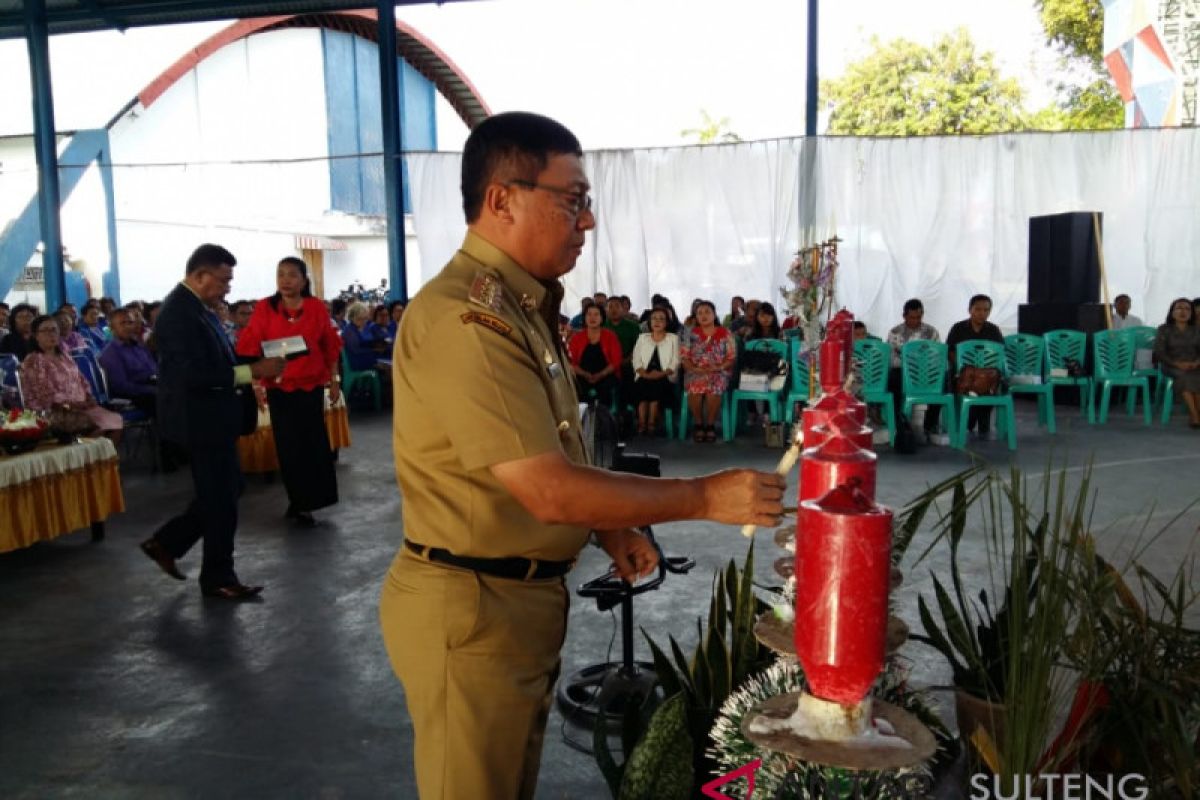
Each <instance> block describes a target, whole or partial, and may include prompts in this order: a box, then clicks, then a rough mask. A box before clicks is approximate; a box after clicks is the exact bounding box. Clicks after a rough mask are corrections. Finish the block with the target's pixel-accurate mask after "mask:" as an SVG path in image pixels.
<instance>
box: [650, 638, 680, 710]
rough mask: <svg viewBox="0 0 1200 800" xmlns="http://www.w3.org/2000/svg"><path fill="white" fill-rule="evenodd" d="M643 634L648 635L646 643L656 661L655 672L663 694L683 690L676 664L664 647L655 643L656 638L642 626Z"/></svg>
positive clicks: (671, 693) (666, 695)
mask: <svg viewBox="0 0 1200 800" xmlns="http://www.w3.org/2000/svg"><path fill="white" fill-rule="evenodd" d="M642 636H644V637H646V644H648V645H650V656H651V658H652V659H653V661H654V673H655V674H656V675H657V676H658V685H659V687H661V688H662V691H663V696H664V697H670V696H671V695H673V694H678V693H679V692H681V691H683V684H682V683H681V682H680V680H679V675H678V674H677V673H676V672H675V667H674V665H672V664H671V659H669V658H667V654H666V653H664V652H663V651H662V648H661V647H659V646H658V645H657V644H655V643H654V640H653V639H651V638H650V634H648V633H646V629H645V628H642Z"/></svg>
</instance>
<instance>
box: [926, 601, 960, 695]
mask: <svg viewBox="0 0 1200 800" xmlns="http://www.w3.org/2000/svg"><path fill="white" fill-rule="evenodd" d="M917 613H918V614H920V616H921V624H922V625H923V626H924V627H925V635H924V636H922V635H921V634H913V635H912V638H913V639H915V640H916V641H918V642H923V643H925V644H927V645H929V646H930V647H932V648H934V649H935V650H937V651H938V652H939V653H941V654H942V657H943V658H945V659H946V661H948V662H949V663H950V669H951V671H952V672H953V673H954V682H955V683H958V684H960V685H962V684H963V683H964V682H965V681H966V680H967V679H968V678H969V676H970V674H971V671H970V670H969V669H968V668H967V667H966V666H964V665H963V664H962V662H960V661H959V660H958V657H957V655H955V652H954V647H953V646H952V645H951V644H950V642H949V640H947V639H946V636H945V634H943V633H942V631H941V629H940V628H939V627H938V625H937V623H936V622H935V621H934V619H933V614H931V613H930V611H929V606H927V605H926V604H925V598H924V597H918V598H917Z"/></svg>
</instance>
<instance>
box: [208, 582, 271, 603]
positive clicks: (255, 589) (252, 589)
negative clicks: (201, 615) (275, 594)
mask: <svg viewBox="0 0 1200 800" xmlns="http://www.w3.org/2000/svg"><path fill="white" fill-rule="evenodd" d="M262 590H263V587H261V586H244V585H243V584H240V583H231V584H229V585H228V586H214V587H211V588H208V589H201V590H200V593H201V594H202V595H204V596H205V597H216V598H219V599H221V600H251V599H253V598H255V597H258V595H259V594H261V593H262Z"/></svg>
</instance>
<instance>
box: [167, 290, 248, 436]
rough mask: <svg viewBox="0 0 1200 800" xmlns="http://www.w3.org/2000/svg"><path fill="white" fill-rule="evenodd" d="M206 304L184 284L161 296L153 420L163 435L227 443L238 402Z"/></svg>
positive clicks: (225, 351)
mask: <svg viewBox="0 0 1200 800" xmlns="http://www.w3.org/2000/svg"><path fill="white" fill-rule="evenodd" d="M206 313H207V309H206V308H205V306H204V304H203V303H201V302H200V298H198V297H196V295H195V294H194V293H193V292H192V291H191V289H189V288H188V287H187V286H184V285H183V284H180V285H178V286H176V287H175V288H174V289H173V290H171V293H170V294H168V295H167V299H166V300H164V301H163V304H162V309H161V310H160V311H159V315H158V321H157V322H156V323H155V325H154V336H155V339H156V340H157V343H158V422H159V429H160V431H161V433H162V436H163V438H164V439H167V440H169V441H172V442H178V443H180V444H183V445H186V446H189V447H195V446H197V445H200V446H203V444H204V443H205V442H212V443H217V442H221V443H228V442H229V441H231V440H233V439H236V438H237V437H238V435H239V434H240V433H241V426H242V423H241V418H242V412H241V408H242V401H241V395H240V393H239V391H238V389H237V387H236V386H235V385H234V377H233V366H234V362H233V361H232V360H231V359H230V353H231V352H232V347H229V348H226V347H225V346H224V345H223V344H222V343H221V340H220V339H218V338H217V337H218V336H219V335H220V334H219V333H218V332H217V331H216V330H215V329H214V328H213V326H212V325H211V324H209V323H208V322H207V321H206V320H205V318H204V314H206Z"/></svg>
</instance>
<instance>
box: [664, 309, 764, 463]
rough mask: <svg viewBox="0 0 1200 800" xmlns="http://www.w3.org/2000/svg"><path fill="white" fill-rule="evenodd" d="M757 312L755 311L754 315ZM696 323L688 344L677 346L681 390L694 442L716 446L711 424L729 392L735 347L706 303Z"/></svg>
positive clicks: (714, 431)
mask: <svg viewBox="0 0 1200 800" xmlns="http://www.w3.org/2000/svg"><path fill="white" fill-rule="evenodd" d="M747 305H749V303H747ZM757 311H758V309H757V307H755V314H756V315H757ZM747 313H749V311H748V310H747ZM696 322H697V324H696V327H695V328H694V329H693V330H692V331H691V334H690V336H689V337H688V339H687V341H686V342H680V362H681V363H682V364H683V368H684V370H685V372H684V389H685V390H686V391H687V400H688V412H689V413H690V414H691V416H692V420H693V421H694V422H693V426H694V431H693V434H692V438H693V440H694V441H697V442H715V441H716V440H717V433H716V429H715V427H714V424H715V423H716V421H717V414H718V413H719V412H720V410H721V398H722V396H723V395H724V394H725V391H726V390H727V389H728V388H729V379H730V378H731V377H732V375H733V363H734V361H735V360H736V359H737V343H736V342H735V341H734V338H733V335H732V334H730V332H729V329H728V328H723V327H721V326H720V325H718V324H717V308H716V306H714V305H713V304H712V303H710V302H709V301H707V300H702V301H701V302H700V303H699V305H697V306H696Z"/></svg>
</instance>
